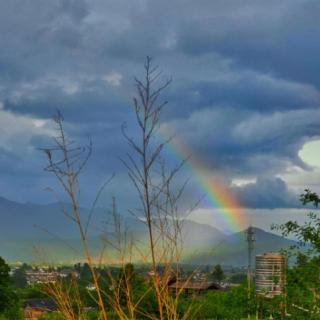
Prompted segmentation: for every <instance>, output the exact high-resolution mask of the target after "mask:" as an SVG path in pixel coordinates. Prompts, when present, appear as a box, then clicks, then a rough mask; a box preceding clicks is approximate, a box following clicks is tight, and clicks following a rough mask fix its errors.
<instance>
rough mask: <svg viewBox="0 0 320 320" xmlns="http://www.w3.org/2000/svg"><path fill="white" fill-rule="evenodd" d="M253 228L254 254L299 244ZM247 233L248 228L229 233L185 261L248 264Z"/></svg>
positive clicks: (203, 263)
mask: <svg viewBox="0 0 320 320" xmlns="http://www.w3.org/2000/svg"><path fill="white" fill-rule="evenodd" d="M253 230H254V233H255V238H256V241H255V243H254V254H261V253H264V252H277V251H280V250H281V249H286V248H289V247H290V246H292V245H295V244H297V243H296V242H295V241H293V240H289V239H286V238H283V237H281V236H278V235H276V234H274V233H270V232H267V231H264V230H262V229H259V228H253ZM245 235H246V230H244V231H243V232H238V233H234V234H231V235H227V236H225V237H224V238H221V239H220V240H219V241H218V242H217V243H212V245H211V246H210V247H207V248H204V250H202V251H200V252H196V253H194V254H190V255H189V256H188V257H186V259H185V261H186V262H190V263H191V262H192V263H195V264H202V265H206V264H217V263H220V264H224V265H234V266H246V265H247V264H248V258H247V257H248V253H247V252H248V249H247V248H248V245H247V242H246V236H245Z"/></svg>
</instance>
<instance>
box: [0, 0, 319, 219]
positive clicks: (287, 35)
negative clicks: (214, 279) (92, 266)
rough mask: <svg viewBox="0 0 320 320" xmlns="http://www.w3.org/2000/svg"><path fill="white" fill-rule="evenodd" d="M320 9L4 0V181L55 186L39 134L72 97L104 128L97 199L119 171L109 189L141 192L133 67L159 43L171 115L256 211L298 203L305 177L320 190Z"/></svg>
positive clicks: (44, 197)
mask: <svg viewBox="0 0 320 320" xmlns="http://www.w3.org/2000/svg"><path fill="white" fill-rule="evenodd" d="M319 18H320V2H319V1H311V0H283V1H276V0H275V1H273V0H270V1H257V0H254V1H237V0H233V1H228V0H222V1H219V0H214V1H213V0H199V1H191V0H176V1H167V0H163V1H152V0H136V1H122V0H52V1H48V0H29V1H25V0H10V1H1V2H0V30H1V32H0V41H1V48H0V133H1V134H0V174H1V179H0V195H1V196H4V197H7V198H9V199H12V200H16V201H21V202H38V203H45V202H50V201H52V200H53V199H52V194H48V192H45V191H44V189H45V188H46V187H55V183H54V180H53V179H52V178H51V177H50V176H48V174H47V173H45V172H43V167H44V166H45V158H44V156H43V155H42V154H41V153H40V152H39V150H38V148H39V147H43V146H44V145H46V144H48V141H49V140H48V139H49V137H51V136H52V135H53V134H54V133H55V131H54V128H53V126H52V123H51V120H50V119H51V116H52V115H53V114H54V112H55V110H56V109H57V108H58V109H60V110H61V111H62V113H63V114H64V117H65V119H66V126H67V130H68V133H69V134H70V135H72V137H73V138H74V139H75V140H78V141H79V142H83V141H85V139H86V137H87V136H88V135H90V136H91V137H92V140H93V142H94V154H93V156H92V159H91V162H90V163H89V166H88V168H87V169H86V172H85V174H84V177H83V179H82V183H83V184H82V188H83V199H84V202H85V203H86V202H88V201H89V199H90V198H91V197H93V196H94V194H95V192H96V190H97V188H98V187H99V185H101V183H103V181H104V180H105V179H107V178H108V177H109V176H110V175H111V174H112V173H115V174H116V177H115V179H114V180H113V182H112V184H111V185H110V186H109V187H108V188H107V189H106V192H105V195H104V196H105V198H106V199H109V198H110V196H111V195H116V196H117V197H119V198H121V199H123V200H127V201H128V203H131V202H134V200H133V199H134V195H133V194H132V192H131V191H132V189H130V186H127V183H128V179H127V173H126V169H125V168H124V167H123V165H122V164H121V163H120V162H119V157H122V156H123V155H125V153H126V152H127V151H128V146H127V144H126V143H125V141H124V139H123V136H122V134H121V124H122V123H124V122H126V123H127V124H128V127H129V128H130V130H132V132H134V130H135V126H134V116H133V113H132V108H131V105H132V96H133V95H134V86H133V79H134V76H138V77H141V76H142V71H143V70H142V66H143V62H144V59H145V57H146V56H147V55H149V56H152V57H153V59H154V61H155V63H156V64H158V65H160V66H161V69H162V70H163V74H164V75H167V76H170V77H172V78H173V82H172V84H171V86H170V88H168V90H167V91H166V92H165V97H164V98H166V99H167V100H168V101H169V105H168V106H167V107H166V110H165V111H164V113H163V115H162V125H163V126H164V127H165V126H166V127H167V128H170V129H171V130H173V131H174V132H175V133H178V135H179V139H180V140H181V141H184V143H185V144H186V145H187V146H188V149H189V150H192V153H194V154H195V155H196V156H197V158H199V159H202V163H204V164H205V165H206V168H203V169H205V170H211V172H212V173H213V174H214V175H216V176H219V179H221V177H223V180H224V182H225V184H226V185H227V186H228V187H229V188H230V190H232V192H233V193H234V194H235V195H236V196H237V198H238V200H239V201H240V203H242V205H243V206H244V207H245V208H246V210H247V211H248V212H254V213H257V215H258V214H259V212H263V214H264V215H265V214H266V212H268V210H269V212H270V217H271V216H272V218H270V221H271V220H272V219H274V215H275V214H276V212H277V211H276V209H279V210H278V212H282V215H283V212H284V211H283V210H284V209H287V208H290V210H291V211H290V210H289V209H288V212H292V210H295V209H296V208H299V202H298V198H299V194H300V193H301V192H302V191H303V189H305V188H306V187H309V188H312V189H313V190H315V191H320V152H319V148H320V143H318V142H317V139H319V141H320V72H319V68H318V66H319V64H320V42H319V39H318V37H319V31H320V22H319V21H320V19H319ZM168 157H169V158H170V152H168ZM170 161H173V160H170V159H169V162H170ZM198 169H199V170H201V168H198ZM187 171H188V170H186V171H185V173H186V175H188V174H189V175H190V176H191V177H192V176H193V172H191V171H190V172H187ZM193 184H194V186H193ZM190 188H191V189H190V190H191V191H189V192H195V193H196V192H197V191H196V190H197V186H196V182H193V181H192V180H191V187H190ZM200 193H201V190H200V191H199V194H200ZM207 209H210V210H211V209H212V208H210V206H209V204H208V203H206V202H204V203H203V204H201V205H200V208H199V212H198V215H201V214H202V213H203V212H204V210H207ZM201 210H202V211H201ZM213 211H214V210H213ZM213 211H212V212H213ZM294 212H295V214H296V211H294ZM207 214H208V213H207V211H206V213H205V216H206V215H207ZM261 217H262V216H261ZM203 219H204V216H203ZM261 219H262V218H261ZM264 219H265V218H264ZM266 219H267V218H266ZM262 220H263V219H262ZM262 220H261V221H262ZM267 220H268V219H267ZM263 221H266V220H263ZM268 221H269V220H268ZM264 223H265V222H264Z"/></svg>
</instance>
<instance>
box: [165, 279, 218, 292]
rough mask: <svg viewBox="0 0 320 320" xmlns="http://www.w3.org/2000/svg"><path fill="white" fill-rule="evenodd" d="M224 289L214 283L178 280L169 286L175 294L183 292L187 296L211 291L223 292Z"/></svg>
mask: <svg viewBox="0 0 320 320" xmlns="http://www.w3.org/2000/svg"><path fill="white" fill-rule="evenodd" d="M221 289H222V287H221V286H220V285H219V284H217V283H215V282H212V281H194V280H178V281H176V282H174V283H172V284H170V285H169V290H170V292H172V293H173V294H175V293H176V292H183V293H184V294H185V295H194V294H201V293H204V292H207V291H210V290H221Z"/></svg>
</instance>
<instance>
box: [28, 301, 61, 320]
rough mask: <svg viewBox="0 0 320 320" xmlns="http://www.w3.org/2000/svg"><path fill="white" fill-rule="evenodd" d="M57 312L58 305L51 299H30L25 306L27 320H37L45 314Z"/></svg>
mask: <svg viewBox="0 0 320 320" xmlns="http://www.w3.org/2000/svg"><path fill="white" fill-rule="evenodd" d="M57 310H58V307H57V304H56V303H55V302H54V301H53V300H51V299H29V300H27V301H26V302H25V304H24V318H25V319H26V320H37V319H39V318H40V317H41V316H42V315H43V314H44V313H47V312H55V311H57Z"/></svg>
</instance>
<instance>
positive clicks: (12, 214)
mask: <svg viewBox="0 0 320 320" xmlns="http://www.w3.org/2000/svg"><path fill="white" fill-rule="evenodd" d="M70 209H71V208H70V205H67V204H59V203H53V204H48V205H37V204H32V203H26V204H22V203H17V202H14V201H10V200H7V199H5V198H1V197H0V221H1V223H0V256H3V257H4V258H5V259H7V260H8V261H11V262H14V261H26V262H36V261H38V262H45V261H46V262H58V261H60V262H76V261H79V260H80V259H81V257H82V255H81V252H82V251H81V244H80V241H79V233H78V230H77V227H76V226H75V224H74V223H73V222H72V221H71V220H70V219H68V218H67V217H66V216H65V214H64V213H63V210H64V211H65V212H70ZM81 214H82V216H83V218H84V220H85V219H86V218H87V217H88V216H89V214H90V210H89V209H86V208H81ZM93 221H94V222H93V223H92V225H91V228H90V230H89V239H90V240H89V242H90V246H91V248H92V250H93V252H94V254H95V255H98V254H99V252H100V251H101V250H102V245H101V234H102V233H103V232H104V233H106V234H107V235H109V236H111V237H112V235H113V226H112V223H111V222H110V221H111V217H110V215H108V210H107V209H103V208H97V209H96V210H95V211H94V219H93ZM122 222H123V225H124V227H125V228H128V229H129V230H130V233H131V235H132V236H133V237H134V238H135V239H136V240H139V242H140V243H145V240H146V239H147V237H148V234H147V230H146V227H145V225H144V224H143V223H142V222H141V221H139V220H137V219H135V218H133V217H124V218H123V221H122ZM255 233H256V244H255V252H256V253H262V252H266V251H278V250H280V249H281V248H287V247H288V246H290V245H293V244H295V242H294V241H291V240H288V239H284V238H282V237H279V236H277V235H275V234H272V233H269V232H266V231H264V230H261V229H257V228H255ZM182 238H183V246H184V258H183V259H184V262H187V263H194V264H215V263H221V264H230V265H237V266H242V265H246V264H247V244H246V241H245V236H244V232H241V233H236V234H231V235H226V234H224V233H223V232H221V231H220V230H218V229H216V228H213V227H211V226H209V225H205V224H200V223H196V222H194V221H191V220H185V221H184V222H183V229H182Z"/></svg>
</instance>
